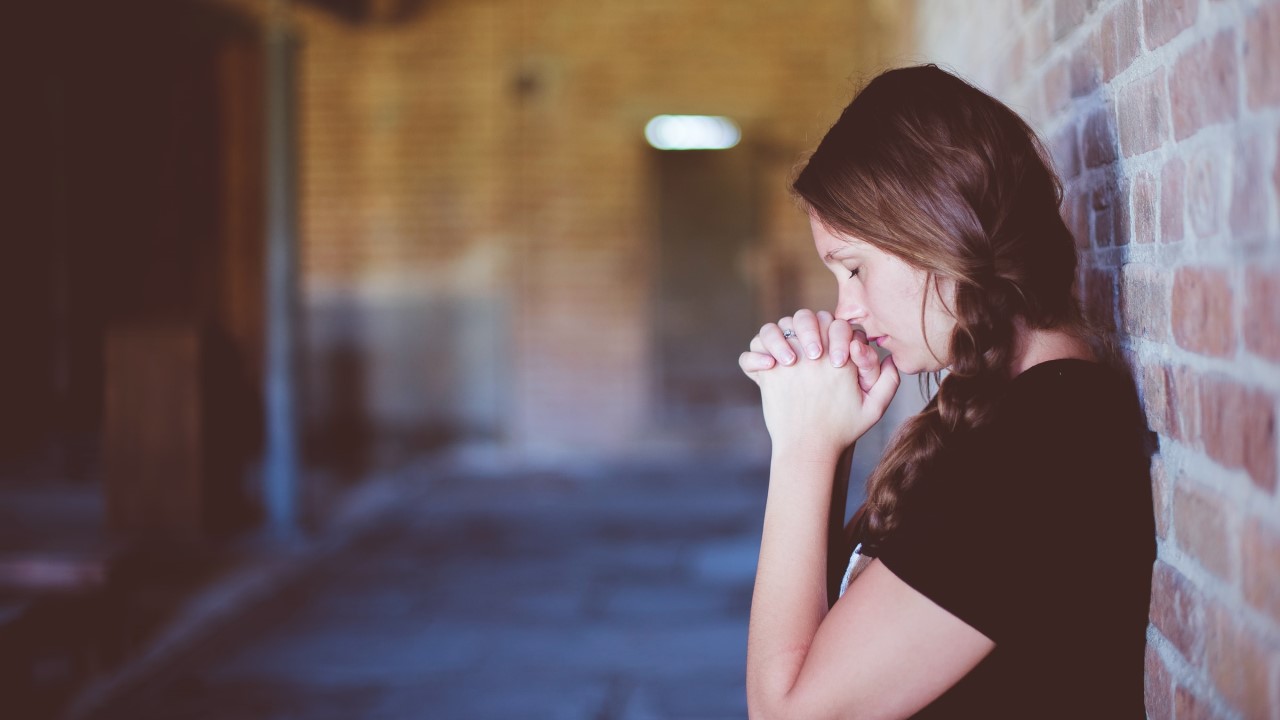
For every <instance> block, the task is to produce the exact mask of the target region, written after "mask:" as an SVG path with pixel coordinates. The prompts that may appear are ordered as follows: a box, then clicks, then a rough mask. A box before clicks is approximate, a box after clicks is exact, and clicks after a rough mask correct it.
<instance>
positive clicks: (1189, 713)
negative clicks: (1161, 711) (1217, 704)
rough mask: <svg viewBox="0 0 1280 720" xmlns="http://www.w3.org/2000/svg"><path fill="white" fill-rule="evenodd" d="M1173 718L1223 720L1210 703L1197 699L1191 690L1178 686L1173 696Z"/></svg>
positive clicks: (1180, 719) (1179, 719)
mask: <svg viewBox="0 0 1280 720" xmlns="http://www.w3.org/2000/svg"><path fill="white" fill-rule="evenodd" d="M1173 707H1174V710H1173V716H1174V717H1175V718H1177V719H1178V720H1221V716H1219V715H1218V714H1217V713H1215V712H1214V711H1213V708H1212V707H1211V706H1210V705H1209V703H1208V702H1206V701H1204V700H1201V699H1200V698H1198V697H1196V696H1195V695H1194V694H1192V692H1191V691H1190V690H1188V689H1187V688H1185V687H1183V686H1182V685H1178V686H1177V688H1176V689H1175V690H1174V695H1173Z"/></svg>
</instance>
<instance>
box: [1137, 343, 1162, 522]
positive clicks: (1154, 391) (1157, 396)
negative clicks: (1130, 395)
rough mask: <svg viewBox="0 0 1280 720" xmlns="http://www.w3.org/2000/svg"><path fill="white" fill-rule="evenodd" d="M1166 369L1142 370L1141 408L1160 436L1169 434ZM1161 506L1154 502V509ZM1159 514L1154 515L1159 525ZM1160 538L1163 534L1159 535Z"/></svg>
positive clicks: (1153, 478)
mask: <svg viewBox="0 0 1280 720" xmlns="http://www.w3.org/2000/svg"><path fill="white" fill-rule="evenodd" d="M1166 373H1168V368H1166V367H1164V366H1162V365H1147V366H1145V367H1143V368H1142V408H1143V410H1144V411H1145V412H1146V414H1147V422H1148V424H1150V426H1151V429H1152V430H1153V431H1155V432H1157V433H1159V434H1161V435H1168V434H1169V396H1168V394H1167V393H1165V377H1166ZM1155 473H1156V469H1155V460H1154V459H1153V460H1152V466H1151V479H1152V482H1153V483H1155V480H1156V477H1155ZM1162 504H1163V501H1162V500H1159V499H1157V500H1156V507H1160V506H1161V505H1162ZM1159 521H1160V514H1159V513H1156V523H1157V525H1158V524H1159ZM1160 535H1161V537H1163V536H1164V533H1163V532H1161V533H1160Z"/></svg>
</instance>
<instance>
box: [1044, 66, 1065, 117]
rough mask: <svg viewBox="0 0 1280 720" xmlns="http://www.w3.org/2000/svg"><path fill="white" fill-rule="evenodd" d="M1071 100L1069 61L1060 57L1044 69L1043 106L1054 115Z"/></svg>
mask: <svg viewBox="0 0 1280 720" xmlns="http://www.w3.org/2000/svg"><path fill="white" fill-rule="evenodd" d="M1069 102H1071V62H1070V61H1069V60H1067V59H1061V60H1058V61H1057V62H1055V63H1053V64H1052V65H1050V66H1049V68H1048V69H1047V70H1045V71H1044V106H1045V109H1046V110H1048V112H1049V114H1050V115H1056V114H1057V113H1059V112H1062V110H1064V109H1065V108H1066V107H1067V103H1069Z"/></svg>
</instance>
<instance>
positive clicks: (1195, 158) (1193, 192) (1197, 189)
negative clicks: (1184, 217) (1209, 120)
mask: <svg viewBox="0 0 1280 720" xmlns="http://www.w3.org/2000/svg"><path fill="white" fill-rule="evenodd" d="M1224 184H1225V183H1224V173H1223V170H1222V152H1221V150H1219V149H1217V148H1212V147H1209V146H1202V147H1201V148H1199V149H1198V150H1196V151H1195V152H1194V153H1193V154H1192V155H1191V157H1190V159H1189V160H1188V163H1187V187H1186V193H1187V214H1188V215H1189V216H1190V218H1191V229H1192V230H1194V231H1195V233H1196V235H1197V236H1199V237H1201V238H1209V237H1213V236H1215V235H1217V234H1218V232H1219V230H1220V229H1221V228H1222V190H1223V185H1224Z"/></svg>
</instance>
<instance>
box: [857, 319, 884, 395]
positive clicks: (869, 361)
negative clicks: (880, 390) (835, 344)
mask: <svg viewBox="0 0 1280 720" xmlns="http://www.w3.org/2000/svg"><path fill="white" fill-rule="evenodd" d="M849 354H850V355H851V356H852V357H853V362H854V364H855V365H857V366H858V385H859V386H860V387H861V388H862V391H863V392H870V390H871V388H872V387H873V386H874V385H875V384H876V381H877V380H879V379H880V356H879V355H877V354H876V351H875V350H873V349H872V348H871V345H870V344H869V343H868V342H867V334H866V333H865V332H863V331H862V330H860V329H859V330H855V331H854V333H853V343H852V344H850V346H849Z"/></svg>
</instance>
